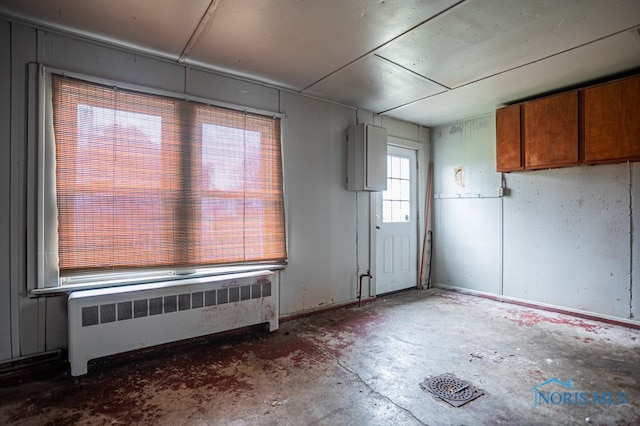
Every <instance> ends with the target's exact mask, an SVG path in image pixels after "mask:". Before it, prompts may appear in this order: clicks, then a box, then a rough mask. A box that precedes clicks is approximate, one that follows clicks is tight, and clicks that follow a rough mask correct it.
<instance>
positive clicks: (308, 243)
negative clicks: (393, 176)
mask: <svg viewBox="0 0 640 426" xmlns="http://www.w3.org/2000/svg"><path fill="white" fill-rule="evenodd" d="M31 63H42V64H44V65H47V66H49V67H53V68H57V69H61V70H67V71H71V72H75V73H81V74H86V75H88V76H92V77H98V78H104V79H108V80H114V81H122V82H126V83H131V84H137V85H140V86H142V87H147V88H151V89H157V90H161V91H168V92H174V93H178V94H189V95H193V96H197V97H202V98H207V99H211V100H214V101H219V102H226V103H230V104H235V105H238V106H243V107H250V108H255V109H260V110H266V111H272V112H280V113H282V115H283V160H284V185H285V203H286V214H287V227H288V247H289V256H290V260H289V266H288V268H287V269H286V270H284V271H283V272H282V273H281V277H280V283H281V289H280V295H281V314H282V315H290V314H296V313H301V312H305V311H311V310H314V309H319V308H323V307H327V306H330V305H333V304H341V303H345V302H348V301H350V300H354V299H355V298H356V295H357V288H356V287H357V276H358V273H361V272H362V271H366V270H367V269H369V268H370V265H369V264H368V261H369V259H370V258H371V255H370V253H369V249H370V248H369V244H368V241H369V240H368V235H369V232H370V226H371V223H370V210H369V205H370V196H369V194H367V193H358V194H356V193H354V192H349V191H347V190H346V186H345V183H344V182H345V181H344V179H345V175H346V145H345V144H346V140H345V138H346V133H345V132H346V128H347V127H348V126H349V125H353V124H356V122H357V121H362V122H369V123H373V122H374V121H376V123H375V124H381V123H380V121H381V118H380V117H376V116H374V114H372V113H370V112H367V111H362V110H360V111H356V110H355V109H353V108H349V107H346V106H341V105H337V104H334V103H328V102H323V101H320V100H317V99H312V98H308V97H304V96H300V95H298V94H295V93H290V92H286V91H281V90H278V89H275V88H273V87H268V86H265V85H262V84H257V83H253V82H248V81H246V80H243V79H235V78H232V77H229V76H223V75H220V74H216V73H212V72H208V71H206V70H202V69H195V68H190V67H185V66H183V65H180V64H177V63H173V62H170V61H166V60H163V59H159V58H155V57H153V56H150V55H146V54H143V53H140V52H133V51H128V50H123V49H120V48H114V47H111V46H109V45H105V44H100V43H96V42H92V41H88V40H84V39H80V38H78V37H77V36H67V35H64V34H61V33H54V32H49V31H46V30H44V29H39V28H34V27H29V26H25V25H22V24H18V23H12V22H7V21H4V20H1V19H0V182H1V183H2V185H0V196H1V197H2V199H3V200H4V201H5V202H3V203H2V204H1V205H0V362H2V361H6V360H10V359H15V358H19V357H23V356H29V355H33V354H37V353H42V352H45V351H48V350H54V349H65V348H66V346H67V313H66V296H65V295H62V296H54V297H46V298H45V297H41V298H30V297H29V296H28V293H27V288H28V287H27V283H28V282H31V281H32V280H34V279H35V266H34V263H33V257H31V256H26V255H25V253H27V252H28V251H31V250H33V247H34V245H33V236H34V234H33V232H34V214H33V211H34V208H35V207H34V206H35V198H34V197H33V194H35V176H34V174H33V173H28V170H29V168H30V162H33V161H35V159H34V156H35V150H34V140H33V139H32V136H30V135H32V134H33V133H29V132H31V130H30V127H29V126H30V125H31V123H33V117H32V116H31V115H30V114H33V105H29V97H28V93H29V91H28V86H27V82H28V80H29V78H28V76H29V73H28V70H29V64H31ZM383 125H384V126H388V128H389V129H390V130H389V134H390V135H392V136H397V137H402V138H405V139H410V140H414V141H417V142H424V143H426V142H427V141H428V129H424V128H421V127H420V126H417V125H414V124H410V123H405V122H400V121H398V120H394V119H391V118H385V119H384V123H383ZM29 141H30V142H29ZM425 151H428V149H427V150H425Z"/></svg>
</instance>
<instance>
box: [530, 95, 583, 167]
mask: <svg viewBox="0 0 640 426" xmlns="http://www.w3.org/2000/svg"><path fill="white" fill-rule="evenodd" d="M522 107H523V108H524V111H523V117H524V160H525V169H541V168H550V167H560V166H569V165H574V164H577V163H578V92H577V91H572V92H567V93H561V94H559V95H554V96H549V97H546V98H542V99H536V100H533V101H529V102H526V103H524V104H523V105H522Z"/></svg>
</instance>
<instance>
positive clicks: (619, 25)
mask: <svg viewBox="0 0 640 426" xmlns="http://www.w3.org/2000/svg"><path fill="white" fill-rule="evenodd" d="M639 17H640V1H638V0H623V1H584V0H562V1H547V2H539V1H531V0H492V1H467V2H465V3H463V4H461V5H460V6H458V7H456V8H454V9H452V10H450V11H449V12H447V13H445V14H442V15H441V16H439V17H437V18H436V19H434V20H432V21H430V22H428V23H426V24H425V25H422V26H420V27H419V28H417V29H415V30H413V31H411V32H410V33H408V34H406V35H404V36H402V37H400V38H398V39H396V40H395V41H393V42H392V43H389V44H388V45H386V46H384V47H382V48H381V49H380V50H378V51H377V52H376V53H377V54H379V55H381V56H383V57H385V58H387V59H389V60H391V61H393V62H396V63H398V64H400V65H402V66H403V67H406V68H409V69H411V70H413V71H415V72H417V73H419V74H422V75H425V76H427V77H429V78H431V79H433V80H435V81H437V82H439V83H442V84H444V85H445V86H448V87H451V88H453V87H458V86H461V85H463V84H468V83H470V82H472V81H475V80H479V79H482V78H485V77H488V76H491V75H494V74H496V73H500V72H503V71H505V70H508V69H512V68H517V67H519V66H522V65H524V64H527V63H531V62H535V61H537V60H540V59H543V58H546V57H548V56H551V55H554V54H557V53H559V52H563V51H565V50H568V49H572V48H574V47H576V46H580V45H582V44H585V43H588V42H592V41H595V40H598V39H599V38H602V37H605V36H609V35H611V34H613V33H615V32H617V31H620V30H621V29H629V28H631V27H633V26H636V25H638V23H639Z"/></svg>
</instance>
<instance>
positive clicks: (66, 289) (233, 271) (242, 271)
mask: <svg viewBox="0 0 640 426" xmlns="http://www.w3.org/2000/svg"><path fill="white" fill-rule="evenodd" d="M285 267H286V265H285V264H272V265H252V266H226V267H220V268H215V269H212V270H211V273H209V274H207V275H199V276H196V277H189V276H171V277H164V278H153V279H149V280H147V281H138V282H136V283H130V282H124V283H118V282H114V281H108V282H99V281H98V282H92V283H86V284H66V285H61V286H58V287H47V288H37V289H33V290H31V292H30V293H29V296H31V297H39V296H56V295H61V294H66V293H71V292H73V291H81V290H103V291H107V292H109V293H120V292H129V291H138V290H148V289H152V288H163V287H173V286H180V285H189V284H194V283H202V282H214V281H223V280H228V279H233V278H243V277H248V276H254V275H256V274H260V273H264V272H272V271H277V270H282V269H284V268H285Z"/></svg>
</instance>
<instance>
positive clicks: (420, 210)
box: [369, 136, 428, 297]
mask: <svg viewBox="0 0 640 426" xmlns="http://www.w3.org/2000/svg"><path fill="white" fill-rule="evenodd" d="M426 144H427V146H428V142H427V143H426ZM387 145H392V146H398V147H400V148H406V149H411V150H414V151H416V168H417V170H416V179H417V182H416V191H417V192H418V194H417V195H418V197H417V200H416V201H417V203H416V210H417V211H416V219H417V221H416V222H417V224H416V234H417V238H418V240H417V242H418V247H417V248H418V252H417V253H418V256H417V262H418V264H417V265H416V287H418V284H419V283H418V280H419V279H420V278H419V269H420V258H421V256H420V253H422V245H423V244H424V241H423V238H422V236H423V235H424V230H425V223H424V217H425V216H424V213H425V211H424V208H425V201H426V200H425V198H426V195H425V190H426V182H425V176H426V173H425V163H427V161H426V159H425V153H426V152H428V151H426V150H425V144H423V143H421V142H416V141H412V140H409V139H403V138H399V137H396V136H388V137H387ZM381 197H382V192H372V193H371V197H370V198H369V202H370V205H369V213H370V216H369V267H370V271H372V274H373V279H371V283H370V286H369V297H375V296H376V294H377V292H376V288H377V285H376V280H377V278H376V275H377V273H376V271H377V254H378V238H377V232H376V231H377V229H376V224H377V218H376V210H377V204H378V203H379V202H380V201H381Z"/></svg>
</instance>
